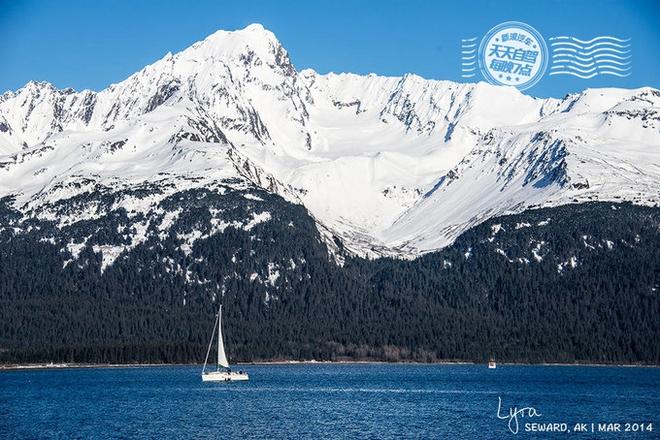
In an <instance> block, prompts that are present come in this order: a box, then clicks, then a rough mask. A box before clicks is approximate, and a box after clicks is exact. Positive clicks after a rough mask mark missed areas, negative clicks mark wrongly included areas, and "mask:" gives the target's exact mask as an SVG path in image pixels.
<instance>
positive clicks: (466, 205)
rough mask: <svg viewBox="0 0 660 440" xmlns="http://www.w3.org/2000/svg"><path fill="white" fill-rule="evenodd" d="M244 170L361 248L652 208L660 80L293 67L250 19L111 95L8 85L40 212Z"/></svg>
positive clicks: (8, 153) (0, 127) (0, 115)
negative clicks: (611, 203) (555, 79)
mask: <svg viewBox="0 0 660 440" xmlns="http://www.w3.org/2000/svg"><path fill="white" fill-rule="evenodd" d="M231 179H238V181H241V182H245V181H249V182H251V183H252V184H254V185H257V186H261V187H263V188H265V189H267V190H268V191H271V192H275V193H277V194H280V195H282V196H284V197H285V198H286V199H287V200H289V201H292V202H295V203H303V204H304V205H305V206H306V207H307V209H308V210H309V211H310V212H311V213H312V214H313V216H314V217H315V218H316V220H317V221H318V222H319V225H320V229H321V230H322V232H323V235H324V236H325V237H327V238H328V240H329V242H330V241H332V236H333V235H336V236H338V237H340V238H341V239H342V240H343V242H344V245H345V247H346V248H347V249H349V250H350V251H353V252H356V253H358V254H360V255H372V256H378V255H401V256H404V257H414V256H416V255H419V254H421V253H424V252H428V251H431V250H434V249H438V248H441V247H443V246H446V245H447V244H449V243H451V242H452V240H454V239H455V238H456V237H457V236H458V234H460V233H461V232H462V231H464V230H466V229H467V228H469V227H471V226H473V225H476V224H478V223H480V222H482V221H484V220H486V219H488V218H490V217H493V216H495V215H499V214H504V213H514V212H519V211H522V210H524V209H527V208H529V207H533V206H547V205H557V204H563V203H568V202H573V201H575V200H577V201H586V200H630V201H634V202H636V203H642V204H655V203H657V202H658V198H659V194H658V188H660V185H659V183H660V92H659V91H658V90H655V89H651V88H642V89H637V90H624V89H594V90H586V91H584V92H583V93H580V94H574V95H568V96H567V97H565V98H564V99H563V100H558V99H536V98H532V97H529V96H526V95H523V94H521V93H520V92H518V91H517V90H516V89H514V88H507V87H495V86H490V85H488V84H485V83H479V84H458V83H453V82H450V81H434V80H426V79H423V78H420V77H418V76H416V75H405V76H403V77H382V76H378V75H374V74H370V75H366V76H360V75H353V74H334V73H330V74H327V75H321V74H318V73H316V72H314V71H312V70H309V69H307V70H303V71H301V72H298V71H296V69H295V68H294V67H293V65H292V64H291V61H290V60H289V57H288V54H287V52H286V50H285V49H284V48H283V47H282V46H281V44H280V43H279V41H278V40H277V39H276V38H275V36H274V35H273V34H272V33H271V32H269V31H267V30H265V29H264V28H263V27H262V26H260V25H250V26H248V27H247V28H245V29H243V30H239V31H234V32H226V31H219V32H216V33H215V34H213V35H210V36H209V37H207V38H206V39H205V40H203V41H201V42H198V43H195V44H194V45H192V46H191V47H189V48H188V49H185V50H184V51H182V52H180V53H177V54H174V55H173V54H167V55H166V56H165V57H164V58H162V59H160V60H158V61H156V62H155V63H154V64H152V65H150V66H147V67H145V68H144V69H142V70H140V71H139V72H137V73H135V74H134V75H132V76H130V77H129V78H127V79H126V80H125V81H122V82H121V83H119V84H114V85H111V86H110V87H108V88H107V89H105V90H103V91H100V92H93V91H88V90H85V91H81V92H75V91H73V90H71V89H65V90H58V89H56V88H54V87H53V86H52V85H50V84H48V83H36V82H30V83H28V84H27V85H26V86H25V87H23V88H22V89H20V90H18V91H16V92H6V93H5V94H3V95H1V96H0V197H2V196H7V195H12V196H14V197H15V204H16V206H18V207H20V208H21V209H22V210H23V211H24V212H25V213H26V215H28V216H30V215H48V212H49V209H48V207H49V205H50V204H52V203H54V202H56V201H57V200H62V199H67V198H71V197H74V196H76V195H77V194H81V193H85V192H93V191H96V190H98V188H130V187H140V186H142V185H144V184H145V183H150V184H153V185H155V186H157V187H160V188H162V191H160V194H159V195H154V196H153V197H152V198H145V199H144V200H140V201H139V202H136V200H134V199H133V200H126V201H125V202H124V203H125V204H126V206H129V207H130V208H131V209H142V210H148V209H151V208H153V207H154V206H156V204H157V202H158V200H160V199H162V198H164V197H166V196H167V195H171V194H173V193H176V192H177V191H182V190H184V189H187V188H191V187H213V185H214V182H219V181H225V182H226V181H231ZM241 184H243V183H241ZM135 205H137V207H136V206H135ZM86 215H92V214H90V213H89V212H75V213H71V216H70V218H69V219H68V220H67V221H76V218H81V219H82V218H85V216H86ZM94 215H98V213H97V214H94Z"/></svg>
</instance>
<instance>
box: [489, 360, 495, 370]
mask: <svg viewBox="0 0 660 440" xmlns="http://www.w3.org/2000/svg"><path fill="white" fill-rule="evenodd" d="M488 368H490V369H494V368H497V364H496V363H495V361H494V360H493V359H492V358H491V359H490V360H489V361H488Z"/></svg>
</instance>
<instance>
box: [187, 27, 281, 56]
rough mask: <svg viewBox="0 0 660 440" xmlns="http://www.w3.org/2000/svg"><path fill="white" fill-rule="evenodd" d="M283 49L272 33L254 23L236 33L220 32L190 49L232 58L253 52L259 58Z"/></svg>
mask: <svg viewBox="0 0 660 440" xmlns="http://www.w3.org/2000/svg"><path fill="white" fill-rule="evenodd" d="M278 47H281V44H280V42H279V41H278V40H277V37H275V34H273V33H272V32H271V31H269V30H267V29H265V28H264V27H263V26H262V25H260V24H258V23H253V24H251V25H249V26H247V27H245V28H243V29H238V30H235V31H225V30H219V31H216V32H214V33H212V34H211V35H209V36H208V37H206V38H205V39H204V40H202V41H200V42H198V43H195V44H193V45H192V46H191V47H190V48H188V49H186V50H185V51H184V52H188V51H189V50H190V49H193V50H195V51H196V52H197V51H202V52H204V53H206V54H208V55H214V56H218V57H228V58H231V57H233V56H237V55H243V54H245V53H246V52H249V51H252V52H255V53H256V54H257V55H259V56H264V55H266V54H269V53H272V52H273V48H278Z"/></svg>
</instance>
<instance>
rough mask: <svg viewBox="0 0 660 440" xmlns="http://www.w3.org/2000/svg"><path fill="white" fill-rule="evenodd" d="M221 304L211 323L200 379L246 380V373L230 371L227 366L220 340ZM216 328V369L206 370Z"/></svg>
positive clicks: (223, 346) (220, 380) (215, 380)
mask: <svg viewBox="0 0 660 440" xmlns="http://www.w3.org/2000/svg"><path fill="white" fill-rule="evenodd" d="M221 316H222V305H220V309H219V310H218V318H217V319H216V320H215V324H214V325H213V333H212V334H211V340H210V341H209V348H208V350H207V351H206V359H205V360H204V367H203V368H202V381H204V382H231V381H235V380H248V379H249V377H248V374H247V373H246V372H245V371H231V368H229V361H228V360H227V355H226V354H225V345H224V343H223V341H222V319H221ZM216 328H217V329H218V366H217V370H216V371H209V372H207V371H206V364H207V363H208V360H209V354H211V345H212V344H213V337H214V336H215V329H216Z"/></svg>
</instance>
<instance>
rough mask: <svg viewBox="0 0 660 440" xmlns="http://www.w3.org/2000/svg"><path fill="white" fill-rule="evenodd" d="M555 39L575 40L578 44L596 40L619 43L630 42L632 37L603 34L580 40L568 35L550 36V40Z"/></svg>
mask: <svg viewBox="0 0 660 440" xmlns="http://www.w3.org/2000/svg"><path fill="white" fill-rule="evenodd" d="M555 40H558V41H565V40H568V41H575V42H576V43H578V44H591V43H593V42H595V41H602V40H612V41H616V42H618V43H628V42H629V41H630V38H617V37H613V36H611V35H601V36H600V37H595V38H592V39H591V40H580V39H579V38H575V37H568V36H561V37H551V38H550V41H555Z"/></svg>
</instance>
